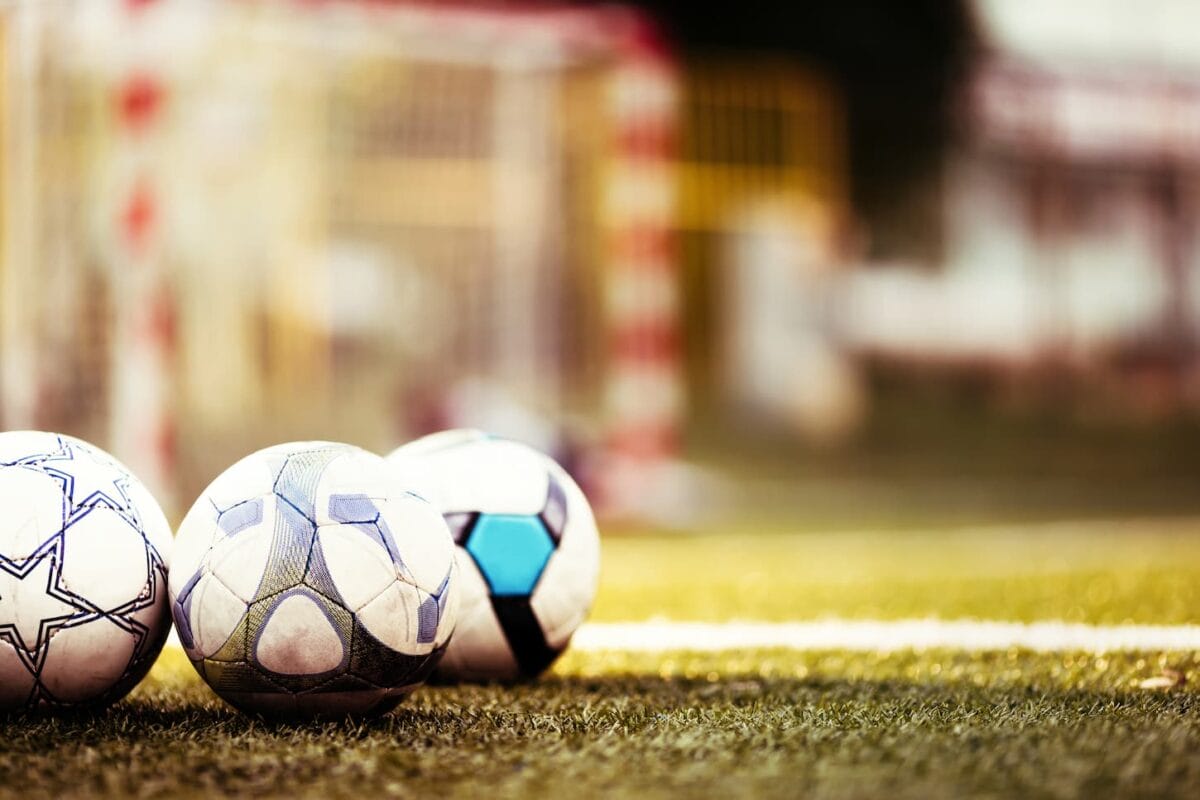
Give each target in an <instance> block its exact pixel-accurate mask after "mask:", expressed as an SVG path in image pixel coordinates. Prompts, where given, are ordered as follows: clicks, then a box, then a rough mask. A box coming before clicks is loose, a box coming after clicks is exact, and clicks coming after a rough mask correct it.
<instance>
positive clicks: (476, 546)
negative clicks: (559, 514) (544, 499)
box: [467, 514, 554, 597]
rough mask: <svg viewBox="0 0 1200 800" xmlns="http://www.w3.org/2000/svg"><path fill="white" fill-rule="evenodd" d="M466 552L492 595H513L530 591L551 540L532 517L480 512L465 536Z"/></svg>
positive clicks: (543, 565)
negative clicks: (468, 533)
mask: <svg viewBox="0 0 1200 800" xmlns="http://www.w3.org/2000/svg"><path fill="white" fill-rule="evenodd" d="M467 552H468V553H470V554H471V557H472V558H473V559H475V564H476V565H477V566H478V567H479V571H480V572H482V573H483V577H484V578H485V579H487V582H488V586H489V587H490V588H491V590H492V594H493V595H496V596H498V597H517V596H521V595H527V594H529V593H530V592H532V591H533V587H534V586H536V585H537V582H538V578H540V577H541V576H542V570H543V569H545V567H546V562H547V561H549V560H550V554H551V553H553V552H554V542H553V541H551V539H550V534H549V533H547V532H546V526H545V525H543V524H542V521H541V520H540V519H538V518H537V517H535V516H525V515H514V514H480V515H479V520H478V521H477V522H476V523H475V528H474V529H473V530H472V531H471V535H470V536H469V537H467Z"/></svg>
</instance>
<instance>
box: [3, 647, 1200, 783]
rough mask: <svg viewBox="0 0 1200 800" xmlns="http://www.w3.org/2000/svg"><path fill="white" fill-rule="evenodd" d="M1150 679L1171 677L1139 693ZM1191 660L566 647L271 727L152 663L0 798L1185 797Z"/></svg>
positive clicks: (47, 735)
mask: <svg viewBox="0 0 1200 800" xmlns="http://www.w3.org/2000/svg"><path fill="white" fill-rule="evenodd" d="M1164 668H1172V669H1175V670H1178V671H1179V672H1180V673H1181V674H1182V675H1183V676H1184V678H1185V679H1186V680H1188V682H1187V683H1186V684H1185V685H1183V686H1182V687H1180V688H1175V689H1155V690H1151V689H1140V688H1138V684H1139V682H1140V681H1141V680H1143V679H1145V678H1147V677H1152V676H1154V675H1158V674H1160V673H1161V672H1162V671H1163V670H1164ZM1195 680H1200V659H1198V658H1197V657H1196V655H1194V654H1192V655H1187V654H1176V655H1174V656H1166V655H1146V654H1142V655H1135V654H1130V655H1120V656H1108V657H1096V656H1088V655H1083V654H1073V655H1054V656H1047V655H1035V654H1030V653H1022V652H1009V653H996V654H988V655H978V654H974V655H973V654H961V653H941V652H933V653H926V654H921V655H915V654H896V655H890V656H871V655H862V654H845V653H818V654H811V653H810V654H797V653H791V652H786V651H762V652H749V653H738V654H733V655H729V654H724V655H713V654H682V653H681V654H675V655H672V656H669V657H667V658H662V657H650V656H631V655H622V654H612V655H602V656H597V655H591V656H586V657H585V656H584V655H582V654H572V655H570V656H569V657H567V658H566V659H565V660H564V662H563V663H561V664H560V665H559V666H558V667H557V668H556V669H555V671H554V673H553V674H552V675H550V676H548V677H547V678H546V679H544V680H542V681H541V682H539V683H536V684H533V685H527V686H518V687H508V688H504V687H494V686H484V687H477V686H467V687H435V688H426V689H423V690H421V691H420V692H419V693H418V694H417V695H415V696H414V697H413V698H412V699H411V700H410V701H409V702H408V703H407V704H405V705H404V706H402V707H401V709H399V710H398V711H397V712H395V713H394V714H392V715H391V716H389V717H387V718H385V719H383V720H380V721H376V722H373V723H369V724H362V723H341V724H338V723H325V724H320V725H300V726H278V725H275V726H272V725H266V724H264V723H262V722H257V721H254V720H251V719H249V718H246V717H243V716H241V715H238V714H237V713H236V712H233V711H231V710H229V709H227V708H225V707H224V706H222V705H221V704H220V703H219V701H217V700H216V699H215V698H214V697H213V696H212V695H211V694H210V693H209V691H208V690H207V688H205V687H203V686H202V685H200V684H199V683H198V682H197V681H196V680H195V678H194V676H192V675H191V673H190V667H189V666H188V665H187V664H186V663H180V661H179V660H169V661H168V662H167V663H164V664H162V665H161V666H160V668H159V669H158V670H157V672H156V674H155V676H154V678H153V679H152V680H150V681H148V682H147V683H146V684H144V685H143V686H142V687H141V688H139V690H138V691H137V692H136V693H135V695H134V696H133V697H132V698H131V699H130V700H128V701H127V702H125V703H123V704H121V705H120V706H118V707H117V708H116V709H114V710H113V711H112V712H110V713H108V714H104V715H101V716H99V717H96V718H91V719H70V720H60V719H43V720H36V721H33V722H14V723H8V724H7V725H0V737H2V740H3V742H4V746H3V749H0V795H4V796H12V797H21V798H34V797H49V796H67V795H75V796H101V795H103V796H124V795H136V796H176V797H192V796H212V795H213V794H235V795H254V796H273V797H295V796H322V797H373V796H438V797H478V796H484V795H486V796H493V797H501V798H506V797H512V798H527V797H531V796H567V797H589V796H597V795H613V794H616V795H622V796H637V797H642V796H648V797H677V796H680V794H695V795H704V796H713V797H718V796H731V797H796V796H803V795H810V796H822V797H875V796H881V795H886V796H891V797H930V796H945V797H954V796H962V795H964V794H969V793H971V794H984V795H990V796H1014V797H1015V796H1033V797H1078V796H1096V795H1097V794H1101V793H1103V794H1106V795H1115V796H1130V797H1133V796H1163V797H1167V796H1176V797H1187V796H1195V791H1196V788H1197V787H1200V692H1198V691H1197V689H1196V688H1195V686H1194V681H1195Z"/></svg>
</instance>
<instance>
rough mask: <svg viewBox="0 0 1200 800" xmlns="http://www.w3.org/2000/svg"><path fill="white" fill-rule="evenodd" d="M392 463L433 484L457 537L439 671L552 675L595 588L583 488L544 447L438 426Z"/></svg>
mask: <svg viewBox="0 0 1200 800" xmlns="http://www.w3.org/2000/svg"><path fill="white" fill-rule="evenodd" d="M388 461H389V463H391V464H392V465H393V467H394V468H395V469H396V470H398V471H399V472H402V473H403V474H404V475H405V476H406V479H407V480H409V481H411V482H412V483H413V484H414V485H418V484H420V483H421V482H423V485H424V489H423V490H422V491H424V492H425V493H426V494H428V495H429V497H430V499H431V500H432V502H433V504H434V506H435V507H437V508H438V509H440V510H441V512H442V514H443V516H444V517H445V519H446V522H447V524H448V525H449V527H450V531H451V533H452V534H453V536H454V540H455V542H456V543H457V545H458V551H457V556H458V566H459V583H460V586H461V597H460V607H459V615H458V626H457V628H456V630H455V633H454V637H453V638H452V639H451V641H450V644H449V646H448V648H447V651H446V655H445V657H444V658H443V659H442V661H441V663H440V664H439V665H438V668H437V672H436V676H437V677H438V678H439V679H440V680H444V681H458V680H466V681H487V680H497V681H511V680H519V679H528V678H533V677H536V676H537V675H539V674H541V673H542V672H544V671H545V670H546V668H547V667H549V666H550V664H551V663H553V662H554V660H555V659H556V658H557V657H558V656H559V655H560V654H561V653H562V652H563V650H565V649H566V647H567V645H568V644H569V643H570V640H571V636H572V635H573V634H574V633H575V631H576V629H577V628H578V627H579V626H580V624H582V623H583V621H584V619H585V618H586V617H587V614H588V612H589V610H590V609H591V605H592V602H593V600H594V599H595V596H596V587H597V579H598V575H599V566H600V539H599V535H598V533H597V530H596V521H595V518H594V516H593V514H592V510H591V506H590V505H589V503H588V501H587V498H586V497H585V496H584V494H583V491H582V490H581V489H580V488H579V486H578V485H577V484H576V483H575V481H574V480H572V479H571V477H570V476H569V475H568V474H567V472H566V471H565V470H564V469H563V468H562V467H561V466H559V465H558V464H557V463H555V461H554V460H553V459H552V458H550V457H549V456H547V455H545V454H544V453H541V452H539V451H538V450H536V449H534V448H532V447H529V446H527V445H524V444H521V443H520V442H515V441H511V440H508V439H502V438H498V437H494V436H489V435H487V434H485V433H482V432H480V431H477V430H469V429H459V430H450V431H442V432H440V433H435V434H431V435H429V436H426V437H424V438H422V439H418V440H417V441H415V442H411V443H409V444H407V445H404V446H403V447H400V448H399V449H397V450H395V451H394V452H393V453H392V454H391V455H389V456H388Z"/></svg>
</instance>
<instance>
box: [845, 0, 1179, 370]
mask: <svg viewBox="0 0 1200 800" xmlns="http://www.w3.org/2000/svg"><path fill="white" fill-rule="evenodd" d="M972 9H973V12H974V18H975V22H976V25H977V28H978V34H979V36H980V42H979V44H980V48H979V50H978V51H977V53H976V55H975V58H974V61H973V63H972V66H971V69H970V73H969V75H968V79H967V82H966V85H965V86H964V91H963V94H962V102H961V105H960V107H959V114H960V123H961V138H960V141H959V143H958V144H957V145H956V146H955V147H954V148H953V149H952V151H951V153H950V155H949V157H948V163H947V169H946V175H945V185H944V191H945V194H944V198H945V230H946V241H945V248H944V250H945V256H944V263H943V264H941V265H940V267H939V268H938V269H937V270H935V271H931V270H929V269H928V268H926V267H925V266H924V265H922V267H919V268H918V267H912V268H904V267H887V266H880V267H876V268H872V269H869V270H864V271H860V272H858V273H857V274H856V275H855V277H854V278H853V279H852V281H851V286H850V287H849V290H848V291H847V293H846V298H847V303H848V306H847V308H846V310H845V316H846V318H847V320H848V323H847V328H846V330H847V335H848V338H849V339H850V340H851V341H852V343H853V345H854V347H855V348H856V349H858V350H864V351H870V352H874V353H878V354H882V355H889V354H891V355H898V356H903V357H910V358H918V359H925V360H934V361H947V360H948V361H961V360H981V359H982V360H991V361H996V362H999V363H1008V364H1014V363H1016V364H1019V363H1030V362H1036V361H1039V360H1044V359H1047V358H1049V359H1052V360H1054V361H1055V362H1056V363H1060V364H1076V365H1087V364H1094V363H1098V362H1103V361H1106V360H1111V359H1113V358H1117V359H1122V358H1135V359H1138V358H1147V357H1148V358H1151V359H1153V360H1157V361H1163V362H1171V363H1173V364H1174V365H1175V366H1180V365H1181V364H1182V363H1183V362H1185V361H1187V360H1188V359H1190V353H1191V350H1192V341H1193V339H1194V337H1195V334H1196V332H1197V331H1196V326H1197V322H1198V321H1200V237H1198V236H1197V235H1196V234H1195V233H1194V226H1195V225H1194V221H1195V220H1196V219H1197V218H1200V6H1198V5H1197V4H1195V3H1190V2H1181V1H1180V0H1153V1H1152V2H1144V3H1123V2H1119V0H1084V1H1083V2H1058V3H1041V2H1033V1H1032V0H976V1H975V2H973V3H972Z"/></svg>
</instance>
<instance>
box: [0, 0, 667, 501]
mask: <svg viewBox="0 0 1200 800" xmlns="http://www.w3.org/2000/svg"><path fill="white" fill-rule="evenodd" d="M0 48H2V50H0V53H2V59H3V64H2V65H3V75H2V80H0V91H2V98H0V115H2V117H0V128H2V131H3V137H4V140H3V163H2V165H0V177H2V181H0V193H2V194H0V202H2V207H3V269H2V273H0V311H2V313H0V353H2V358H0V364H2V373H0V410H2V412H3V419H4V424H5V426H6V427H9V428H25V427H35V428H42V429H49V430H59V431H63V432H67V433H72V434H76V435H79V436H82V437H85V438H88V439H91V440H94V441H96V442H98V443H100V444H103V445H107V446H109V447H110V448H111V449H112V450H113V452H114V453H115V454H116V455H117V456H118V457H120V458H122V459H124V460H126V461H127V462H128V463H129V464H130V465H131V466H132V467H133V468H134V469H135V470H136V471H137V472H139V474H141V475H142V476H143V477H144V478H145V479H146V480H147V482H148V483H150V484H151V485H152V487H153V488H154V489H155V490H156V491H157V492H158V493H159V494H160V496H162V497H163V498H164V500H165V502H166V503H167V504H168V505H169V506H172V507H173V509H174V510H176V511H178V510H179V509H180V505H181V504H182V505H183V506H184V507H185V506H186V504H187V502H188V501H189V500H190V498H191V497H194V496H195V495H196V493H197V492H198V491H199V490H200V488H202V487H203V485H204V484H205V483H206V482H207V481H208V480H210V479H211V478H212V477H213V476H214V475H215V474H217V473H218V472H219V471H220V470H222V469H223V468H224V467H226V466H227V465H228V464H230V463H232V461H233V460H234V459H236V458H238V457H240V456H241V455H244V454H246V453H248V452H250V451H251V450H253V449H255V448H256V447H259V446H264V445H267V444H271V443H275V442H278V441H283V440H288V439H297V438H325V439H333V440H342V441H349V442H352V443H355V444H359V445H362V446H366V447H369V448H374V449H376V450H383V451H386V450H387V449H389V448H390V447H392V446H394V445H395V444H397V443H398V442H399V441H400V440H402V439H403V438H406V437H407V436H409V435H415V434H418V433H422V432H425V431H426V430H430V429H433V428H437V427H443V426H448V425H457V424H464V423H469V424H476V425H482V426H487V427H490V428H493V429H496V430H497V431H498V432H501V433H507V434H510V435H515V436H520V437H521V438H525V439H529V440H531V441H532V442H533V443H534V444H538V445H541V446H543V447H547V448H550V449H555V448H559V447H561V446H562V445H563V442H564V441H569V440H570V439H571V437H572V435H575V436H582V438H583V439H587V440H591V441H598V442H602V443H605V444H606V446H608V448H609V451H610V452H615V453H616V454H617V455H618V456H623V457H625V458H627V459H628V460H631V461H635V462H637V461H641V462H645V461H649V460H653V459H654V458H658V457H660V456H661V455H662V454H664V453H666V452H668V451H669V450H670V448H671V446H672V441H673V437H674V427H675V424H676V422H675V420H676V417H677V415H678V413H679V406H680V397H679V394H680V392H679V387H678V374H677V372H678V371H677V369H676V366H675V351H676V349H677V343H676V342H675V329H674V325H675V314H676V300H675V298H674V291H675V289H674V286H675V284H674V282H673V279H672V276H671V275H670V274H669V272H670V265H671V263H673V262H672V259H671V258H670V255H669V247H670V242H669V239H670V237H669V230H668V229H669V220H670V215H671V205H672V203H673V196H672V191H673V188H672V186H673V185H672V181H671V178H670V171H669V167H668V159H669V152H668V151H669V148H670V143H671V125H672V119H673V113H674V111H673V103H674V76H673V73H672V69H671V65H670V62H669V60H668V59H667V58H666V57H664V56H663V54H662V53H661V51H659V50H658V49H657V48H656V47H655V46H654V45H653V42H652V41H651V37H649V36H648V35H647V29H646V26H645V25H644V22H643V21H642V20H641V19H640V18H639V17H637V16H636V15H635V14H633V13H631V12H629V11H625V10H621V9H605V10H591V11H588V10H572V9H563V10H553V11H523V12H508V13H505V12H495V11H483V10H475V9H470V8H463V9H456V8H454V7H438V6H429V5H420V6H413V7H406V6H403V5H390V4H388V5H385V4H373V3H292V2H235V1H234V0H228V1H227V2H212V3H190V2H171V1H170V0H148V1H143V2H129V1H128V0H123V1H117V0H90V1H89V2H88V3H68V2H47V3H43V2H34V1H32V0H31V1H30V2H23V3H16V4H13V5H10V6H6V7H4V8H3V9H2V10H0Z"/></svg>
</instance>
